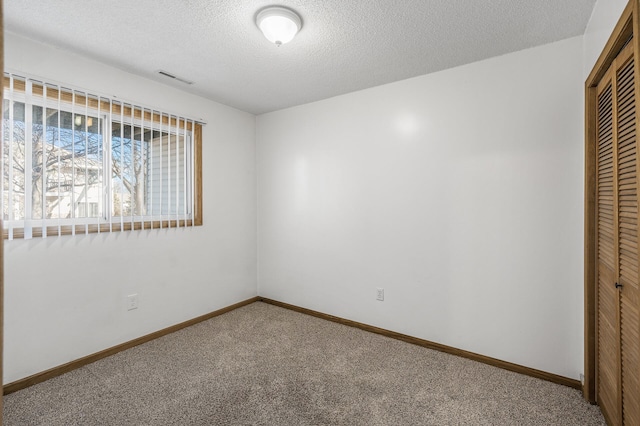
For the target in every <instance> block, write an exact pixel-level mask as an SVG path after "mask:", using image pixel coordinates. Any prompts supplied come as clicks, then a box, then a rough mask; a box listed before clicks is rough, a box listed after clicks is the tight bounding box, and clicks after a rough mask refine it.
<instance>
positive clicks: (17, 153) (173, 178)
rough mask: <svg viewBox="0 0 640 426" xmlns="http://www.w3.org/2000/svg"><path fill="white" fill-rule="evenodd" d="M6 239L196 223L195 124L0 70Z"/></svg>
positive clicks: (198, 187) (0, 165) (198, 186)
mask: <svg viewBox="0 0 640 426" xmlns="http://www.w3.org/2000/svg"><path fill="white" fill-rule="evenodd" d="M4 89H5V99H4V100H3V105H2V137H3V147H2V162H1V163H0V168H1V170H2V173H1V178H2V187H1V188H2V197H1V198H0V202H1V203H2V217H3V220H4V224H5V229H4V230H3V234H4V237H5V238H9V239H12V238H31V237H33V236H42V237H46V236H48V235H62V234H76V233H90V232H110V231H121V230H132V229H155V228H171V227H186V226H194V225H201V224H202V207H201V206H202V200H201V197H202V195H201V194H202V179H201V173H202V172H201V158H200V155H201V144H202V136H201V135H202V125H201V124H200V123H197V122H195V121H193V120H189V119H186V118H183V117H179V116H175V115H172V114H167V113H164V112H160V111H156V110H153V109H150V108H144V107H141V106H136V105H132V104H128V103H124V102H120V101H116V100H112V99H109V98H106V97H103V96H99V95H92V94H89V93H85V92H80V91H77V90H72V89H67V88H64V87H60V86H57V85H53V84H49V83H45V82H41V81H37V80H33V79H29V78H23V77H19V76H16V75H12V74H5V76H4Z"/></svg>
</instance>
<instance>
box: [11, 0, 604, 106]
mask: <svg viewBox="0 0 640 426" xmlns="http://www.w3.org/2000/svg"><path fill="white" fill-rule="evenodd" d="M594 3H595V0H282V1H279V0H276V1H275V2H272V1H269V0H181V1H176V0H100V1H98V0H48V1H43V0H5V1H4V11H5V27H6V29H7V30H9V31H12V32H14V33H17V34H21V35H24V36H27V37H29V38H32V39H35V40H40V41H43V42H46V43H48V44H52V45H54V46H59V47H62V48H65V49H69V50H72V51H76V52H79V53H81V54H83V55H85V56H89V57H93V58H94V59H97V60H99V61H102V62H105V63H108V64H111V65H114V66H116V67H119V68H121V69H124V70H127V71H130V72H132V73H135V74H139V75H141V76H145V77H148V78H150V79H154V80H157V81H161V82H163V83H166V84H169V85H173V86H176V87H178V88H181V89H183V90H185V91H189V92H192V93H196V94H199V95H201V96H204V97H206V98H209V99H212V100H215V101H218V102H221V103H223V104H227V105H230V106H233V107H236V108H238V109H241V110H244V111H248V112H251V113H254V114H260V113H264V112H268V111H274V110H278V109H282V108H286V107H290V106H294V105H299V104H303V103H307V102H312V101H316V100H320V99H325V98H329V97H332V96H336V95H340V94H343V93H348V92H352V91H355V90H359V89H364V88H367V87H373V86H377V85H380V84H384V83H389V82H392V81H397V80H402V79H405V78H409V77H414V76H418V75H422V74H427V73H431V72H435V71H439V70H443V69H447V68H451V67H454V66H458V65H462V64H466V63H470V62H474V61H478V60H481V59H485V58H489V57H493V56H497V55H502V54H505V53H509V52H514V51H517V50H522V49H525V48H528V47H533V46H537V45H540V44H545V43H550V42H553V41H557V40H561V39H564V38H568V37H572V36H577V35H580V34H582V33H583V32H584V29H585V27H586V25H587V22H588V19H589V16H590V15H591V11H592V9H593V5H594ZM270 4H278V5H285V6H288V7H290V8H293V9H294V10H296V11H297V12H298V13H299V14H300V16H301V17H302V20H303V28H302V31H301V32H300V33H299V34H298V36H297V37H296V38H295V39H294V40H293V41H292V42H291V43H289V44H286V45H284V46H282V47H280V48H278V47H276V46H275V45H273V44H270V43H269V42H268V41H267V40H266V39H265V38H264V37H263V36H262V33H260V30H258V28H257V27H256V26H255V23H254V18H255V14H256V12H257V11H258V10H259V9H261V8H262V7H264V6H268V5H270ZM160 69H162V70H165V71H169V72H171V73H174V74H175V75H177V76H179V77H182V78H184V79H186V80H191V81H193V82H195V84H194V85H192V86H187V85H184V84H182V83H179V82H174V81H170V80H168V79H166V78H165V77H161V76H159V75H157V71H158V70H160ZM43 72H44V71H43ZM69 83H73V82H69Z"/></svg>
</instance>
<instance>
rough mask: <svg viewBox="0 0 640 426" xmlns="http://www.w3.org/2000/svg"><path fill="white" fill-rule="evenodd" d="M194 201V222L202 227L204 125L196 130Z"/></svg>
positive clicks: (200, 125)
mask: <svg viewBox="0 0 640 426" xmlns="http://www.w3.org/2000/svg"><path fill="white" fill-rule="evenodd" d="M193 133H194V138H193V139H194V142H195V144H194V145H195V146H194V149H195V151H194V159H195V164H194V165H193V173H194V175H193V176H194V184H195V188H194V191H193V192H194V200H193V222H194V225H195V226H202V124H199V123H196V128H195V129H194V132H193Z"/></svg>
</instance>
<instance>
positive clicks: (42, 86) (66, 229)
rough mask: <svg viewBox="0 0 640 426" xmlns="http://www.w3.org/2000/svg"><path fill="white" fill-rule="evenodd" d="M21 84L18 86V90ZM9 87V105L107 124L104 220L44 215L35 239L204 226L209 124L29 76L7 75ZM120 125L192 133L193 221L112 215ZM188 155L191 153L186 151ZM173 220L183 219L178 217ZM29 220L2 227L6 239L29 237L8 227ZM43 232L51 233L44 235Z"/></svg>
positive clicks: (33, 232)
mask: <svg viewBox="0 0 640 426" xmlns="http://www.w3.org/2000/svg"><path fill="white" fill-rule="evenodd" d="M12 77H13V78H12ZM28 80H29V81H30V82H31V93H28V91H27V81H28ZM11 82H13V88H12V87H11ZM16 82H17V83H18V84H17V87H16ZM3 89H4V92H5V100H8V101H9V102H24V104H25V109H26V108H32V107H33V106H39V107H42V108H44V109H46V108H52V109H56V110H58V111H66V112H70V113H72V114H80V115H84V116H88V115H89V114H91V115H94V116H96V117H97V118H98V120H104V125H103V126H102V129H101V133H102V135H103V137H102V147H101V150H102V152H103V158H102V161H103V170H104V172H103V176H102V183H101V192H102V197H103V199H104V200H107V201H105V202H103V204H104V207H103V210H104V211H103V212H102V214H101V215H100V216H99V217H82V218H64V219H58V218H55V219H47V218H44V217H43V218H42V219H29V221H30V222H31V223H33V224H34V226H32V227H31V232H30V234H31V237H32V238H38V237H47V236H51V237H54V236H60V235H75V234H92V233H102V232H120V231H130V230H144V229H164V228H185V227H191V226H202V224H203V217H202V205H203V202H202V182H203V181H202V126H203V124H204V123H203V122H202V121H200V120H194V119H190V118H187V117H184V116H182V115H177V114H172V113H166V112H164V111H161V110H158V109H157V108H148V107H144V106H140V105H139V104H136V103H132V102H126V101H122V100H119V99H113V98H111V97H108V96H102V95H97V94H93V93H91V92H88V91H86V90H79V89H72V88H69V86H68V85H62V84H55V83H51V82H49V81H46V80H44V79H40V78H32V77H29V76H24V74H23V73H16V72H5V73H4V76H3ZM33 97H37V98H38V101H33V100H32V99H30V98H33ZM78 106H81V108H78ZM3 109H4V106H3ZM43 111H44V110H43ZM25 119H26V117H25ZM3 121H4V118H3ZM114 122H117V123H120V125H121V126H127V125H130V126H132V127H136V126H139V127H142V128H143V129H144V128H147V127H149V128H151V130H159V131H161V132H163V131H166V132H167V134H168V135H169V136H171V135H172V134H173V135H177V136H181V135H183V137H187V134H190V135H191V136H192V140H191V144H190V148H189V151H192V153H189V154H190V155H191V158H190V161H189V162H190V163H191V168H192V176H191V175H187V176H185V177H186V178H187V179H190V181H191V183H190V185H187V186H186V187H187V188H189V190H190V191H191V194H190V197H191V198H192V200H191V206H190V208H191V210H192V211H191V214H190V217H188V218H186V217H185V218H173V219H172V218H171V217H170V216H172V215H171V214H166V215H162V214H160V215H153V216H149V215H146V216H137V215H135V214H133V215H130V216H116V215H114V214H112V213H113V212H112V211H111V205H112V199H113V191H112V182H111V180H112V172H111V170H112V169H111V164H110V161H111V155H112V151H113V147H112V136H111V135H110V130H111V128H112V124H113V123H114ZM25 123H26V120H25ZM29 126H33V122H32V123H29V125H28V126H26V127H29ZM156 126H157V127H156ZM25 139H26V136H25ZM3 143H11V142H3ZM30 143H32V141H27V140H25V144H30ZM185 143H186V142H185ZM185 147H186V145H185ZM7 155H8V154H7ZM184 155H186V151H185V154H184ZM3 159H4V157H3ZM3 161H4V160H3ZM185 162H186V159H185ZM25 164H26V163H25ZM0 179H4V177H3V176H0ZM25 180H26V177H25ZM25 187H26V182H25ZM0 191H4V189H3V187H0ZM29 193H30V191H29ZM26 196H27V193H25V197H26ZM3 198H4V195H3ZM8 201H11V200H8ZM72 208H75V207H72ZM173 216H177V214H175V215H173ZM26 220H27V219H18V220H13V221H9V220H4V221H3V223H4V226H3V228H2V235H3V239H22V238H25V227H19V226H12V229H11V231H12V232H11V235H10V233H9V228H8V227H6V226H7V224H8V223H9V224H11V225H15V224H16V223H18V224H19V223H20V222H24V221H26ZM38 225H39V226H38ZM5 227H6V228H5ZM43 229H44V230H45V232H43ZM10 237H11V238H10Z"/></svg>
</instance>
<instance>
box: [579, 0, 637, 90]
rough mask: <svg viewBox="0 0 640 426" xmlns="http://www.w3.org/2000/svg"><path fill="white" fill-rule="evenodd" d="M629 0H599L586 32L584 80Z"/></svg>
mask: <svg viewBox="0 0 640 426" xmlns="http://www.w3.org/2000/svg"><path fill="white" fill-rule="evenodd" d="M627 3H628V0H597V1H596V4H595V5H594V7H593V12H591V18H590V19H589V24H588V25H587V28H586V30H585V33H584V46H583V49H584V64H583V72H584V80H586V79H587V77H588V76H589V73H591V70H592V69H593V66H594V65H595V63H596V61H597V60H598V57H599V56H600V53H601V52H602V49H603V48H604V45H605V44H606V43H607V41H608V40H609V36H610V35H611V33H612V32H613V28H614V27H615V26H616V24H617V23H618V19H620V15H622V11H623V10H624V8H625V6H626V5H627Z"/></svg>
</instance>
